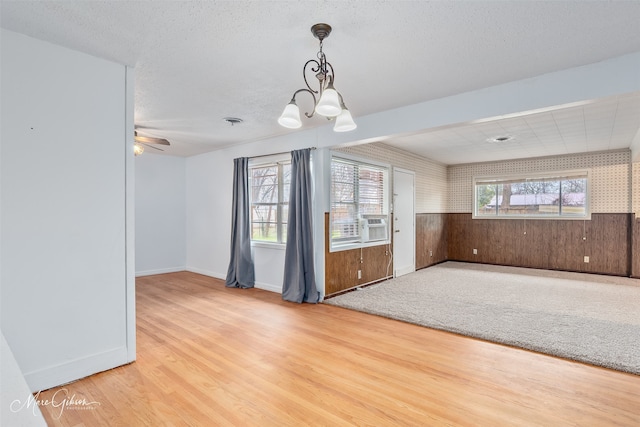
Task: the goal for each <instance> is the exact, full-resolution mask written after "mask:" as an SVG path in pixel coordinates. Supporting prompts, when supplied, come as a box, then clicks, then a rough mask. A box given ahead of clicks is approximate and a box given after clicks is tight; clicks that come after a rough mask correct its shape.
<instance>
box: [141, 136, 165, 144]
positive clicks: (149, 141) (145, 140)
mask: <svg viewBox="0 0 640 427" xmlns="http://www.w3.org/2000/svg"><path fill="white" fill-rule="evenodd" d="M133 138H134V139H135V141H136V142H140V143H146V144H159V145H171V144H170V143H169V141H167V140H166V139H164V138H152V137H150V136H140V135H135V136H134V137H133Z"/></svg>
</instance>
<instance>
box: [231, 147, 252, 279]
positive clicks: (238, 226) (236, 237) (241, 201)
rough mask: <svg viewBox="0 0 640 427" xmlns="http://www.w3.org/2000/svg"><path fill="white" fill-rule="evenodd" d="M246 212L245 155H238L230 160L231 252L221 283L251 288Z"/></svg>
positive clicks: (248, 226)
mask: <svg viewBox="0 0 640 427" xmlns="http://www.w3.org/2000/svg"><path fill="white" fill-rule="evenodd" d="M250 216H251V206H250V204H249V159H248V158H247V157H240V158H237V159H234V160H233V205H232V213H231V256H230V260H229V269H228V270H227V279H226V281H225V285H226V286H227V287H230V288H233V287H235V288H253V287H254V285H255V281H256V278H255V269H254V265H253V255H252V254H251V218H250Z"/></svg>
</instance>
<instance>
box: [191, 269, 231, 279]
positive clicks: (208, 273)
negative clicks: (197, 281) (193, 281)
mask: <svg viewBox="0 0 640 427" xmlns="http://www.w3.org/2000/svg"><path fill="white" fill-rule="evenodd" d="M186 270H187V271H190V272H192V273H198V274H202V275H204V276H209V277H215V278H216V279H222V280H225V279H226V278H227V274H226V273H225V274H221V273H214V272H213V271H209V270H205V269H203V268H197V267H189V266H187V268H186Z"/></svg>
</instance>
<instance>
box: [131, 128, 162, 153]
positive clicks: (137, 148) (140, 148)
mask: <svg viewBox="0 0 640 427" xmlns="http://www.w3.org/2000/svg"><path fill="white" fill-rule="evenodd" d="M133 135H134V136H133V140H134V142H135V144H134V145H133V153H134V155H136V156H139V155H140V154H142V153H144V147H149V148H153V149H154V150H159V151H164V150H163V149H162V148H160V147H156V145H165V146H169V145H171V144H170V143H169V141H168V140H166V139H164V138H154V137H151V136H142V135H138V131H134V133H133Z"/></svg>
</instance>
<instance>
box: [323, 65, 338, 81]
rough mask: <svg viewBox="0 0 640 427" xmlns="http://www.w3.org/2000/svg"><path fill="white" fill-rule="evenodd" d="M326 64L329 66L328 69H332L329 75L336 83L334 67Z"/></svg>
mask: <svg viewBox="0 0 640 427" xmlns="http://www.w3.org/2000/svg"><path fill="white" fill-rule="evenodd" d="M325 64H327V67H328V68H331V73H329V71H327V74H328V75H330V76H331V80H332V81H334V82H335V81H336V73H335V72H334V71H333V65H331V63H330V62H325Z"/></svg>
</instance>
